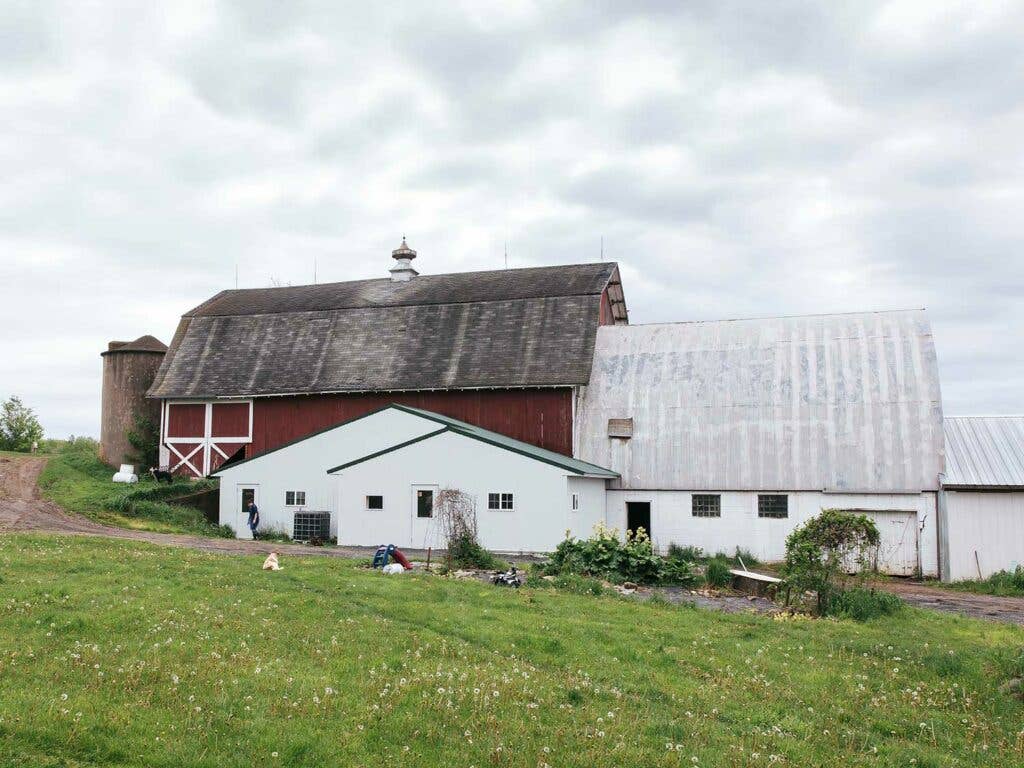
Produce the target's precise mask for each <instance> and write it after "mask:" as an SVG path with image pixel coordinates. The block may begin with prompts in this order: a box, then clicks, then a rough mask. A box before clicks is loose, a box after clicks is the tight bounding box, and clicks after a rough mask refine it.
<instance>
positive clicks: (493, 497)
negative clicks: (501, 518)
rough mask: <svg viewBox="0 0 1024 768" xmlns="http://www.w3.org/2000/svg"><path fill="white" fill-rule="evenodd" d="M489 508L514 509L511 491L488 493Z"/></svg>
mask: <svg viewBox="0 0 1024 768" xmlns="http://www.w3.org/2000/svg"><path fill="white" fill-rule="evenodd" d="M487 508H488V509H505V510H508V509H514V505H513V502H512V494H511V493H488V494H487Z"/></svg>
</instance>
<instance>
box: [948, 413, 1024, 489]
mask: <svg viewBox="0 0 1024 768" xmlns="http://www.w3.org/2000/svg"><path fill="white" fill-rule="evenodd" d="M945 433H946V481H945V485H946V486H947V487H951V486H967V487H974V488H1006V487H1015V488H1024V416H952V417H949V418H947V419H946V420H945Z"/></svg>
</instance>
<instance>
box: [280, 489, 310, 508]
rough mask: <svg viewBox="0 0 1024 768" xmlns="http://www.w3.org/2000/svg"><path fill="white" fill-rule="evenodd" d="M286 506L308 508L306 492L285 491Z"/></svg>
mask: <svg viewBox="0 0 1024 768" xmlns="http://www.w3.org/2000/svg"><path fill="white" fill-rule="evenodd" d="M284 505H285V506H286V507H304V506H306V492H305V491H285V492H284Z"/></svg>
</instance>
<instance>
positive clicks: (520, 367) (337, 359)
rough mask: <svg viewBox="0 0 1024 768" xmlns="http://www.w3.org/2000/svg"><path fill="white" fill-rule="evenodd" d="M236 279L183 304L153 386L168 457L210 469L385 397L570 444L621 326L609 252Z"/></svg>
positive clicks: (178, 467)
mask: <svg viewBox="0 0 1024 768" xmlns="http://www.w3.org/2000/svg"><path fill="white" fill-rule="evenodd" d="M415 255H416V254H415V251H413V250H411V249H409V248H408V246H406V245H405V242H404V241H403V243H402V246H401V247H400V248H399V249H398V250H396V251H395V252H394V253H393V254H392V256H393V257H394V258H395V259H396V264H395V266H394V267H393V268H392V269H391V270H390V272H391V276H390V277H389V278H383V279H379V280H358V281H352V282H344V283H329V284H325V285H306V286H296V287H287V288H258V289H245V290H229V291H222V292H220V293H218V294H217V295H216V296H214V297H213V298H211V299H209V300H208V301H206V302H204V303H202V304H200V305H199V306H198V307H196V308H195V309H193V310H191V311H189V312H187V313H185V315H184V316H182V318H181V322H180V323H179V324H178V329H177V331H176V332H175V334H174V338H173V340H172V341H171V345H170V348H169V349H168V350H167V354H166V356H165V358H164V361H163V363H162V365H161V366H160V370H159V371H158V372H157V375H156V379H155V380H154V382H153V385H152V387H151V388H150V390H149V397H151V398H156V399H159V400H160V401H161V408H160V434H161V447H160V450H161V464H163V465H165V466H167V467H169V468H170V469H171V470H172V471H175V472H178V473H188V474H193V475H207V474H209V473H210V472H212V471H214V470H215V469H217V468H218V467H219V466H220V465H221V464H223V463H224V462H225V461H227V460H228V459H229V458H231V457H233V456H235V455H236V454H238V456H239V458H241V457H245V458H250V457H252V456H255V455H257V454H259V453H262V452H264V451H268V450H271V449H273V448H276V447H278V446H280V445H283V444H285V443H288V442H290V441H293V440H297V439H299V438H302V437H305V436H307V435H309V434H312V433H313V432H317V431H319V430H322V429H325V428H327V427H331V426H333V425H336V424H338V423H340V422H343V421H346V420H348V419H351V418H353V417H355V416H360V415H362V414H365V413H368V412H370V411H372V410H375V409H378V408H380V407H382V406H384V405H387V404H388V403H400V404H404V405H411V406H415V407H418V408H424V409H427V410H430V411H434V412H436V413H440V414H444V415H447V416H451V417H453V418H456V419H460V420H462V421H467V422H470V423H471V424H476V425H478V426H481V427H484V428H485V429H490V430H493V431H495V432H500V433H502V434H505V435H508V436H510V437H514V438H516V439H519V440H523V441H525V442H529V443H533V444H535V445H538V446H541V447H543V448H548V449H550V450H553V451H558V452H559V453H563V454H566V455H572V453H573V418H574V413H575V406H576V398H577V394H578V390H579V387H581V386H585V385H586V384H587V381H588V379H589V377H590V368H591V362H592V360H593V353H594V341H595V337H596V334H597V328H598V326H600V325H609V324H625V323H627V322H628V315H627V312H626V303H625V298H624V295H623V291H622V283H621V280H620V277H619V270H618V266H617V265H616V264H614V263H600V264H573V265H567V266H556V267H536V268H529V269H506V270H496V271H490V272H465V273H457V274H449V275H424V276H420V275H419V274H418V273H417V272H416V270H414V269H413V268H412V266H411V262H412V259H413V258H415Z"/></svg>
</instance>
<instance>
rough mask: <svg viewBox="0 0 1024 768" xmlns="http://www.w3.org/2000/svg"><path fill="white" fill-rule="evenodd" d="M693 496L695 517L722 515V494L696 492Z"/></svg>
mask: <svg viewBox="0 0 1024 768" xmlns="http://www.w3.org/2000/svg"><path fill="white" fill-rule="evenodd" d="M690 498H691V503H692V510H693V516H694V517H721V516H722V496H721V494H718V493H695V494H693V496H691V497H690Z"/></svg>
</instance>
